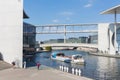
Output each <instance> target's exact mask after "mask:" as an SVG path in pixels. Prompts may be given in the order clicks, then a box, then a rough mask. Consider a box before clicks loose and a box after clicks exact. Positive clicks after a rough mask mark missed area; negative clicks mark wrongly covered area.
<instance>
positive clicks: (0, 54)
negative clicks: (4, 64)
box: [0, 52, 4, 61]
mask: <svg viewBox="0 0 120 80" xmlns="http://www.w3.org/2000/svg"><path fill="white" fill-rule="evenodd" d="M0 60H2V61H3V60H4V59H3V55H2V53H1V52H0Z"/></svg>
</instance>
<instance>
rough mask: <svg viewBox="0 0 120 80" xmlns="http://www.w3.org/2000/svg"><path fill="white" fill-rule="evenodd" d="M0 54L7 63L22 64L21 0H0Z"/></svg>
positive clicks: (20, 65) (19, 65)
mask: <svg viewBox="0 0 120 80" xmlns="http://www.w3.org/2000/svg"><path fill="white" fill-rule="evenodd" d="M0 5H1V7H0V27H1V29H0V54H1V55H2V58H3V60H4V61H6V62H8V63H12V62H13V61H15V62H16V65H17V66H18V67H22V64H23V0H0Z"/></svg>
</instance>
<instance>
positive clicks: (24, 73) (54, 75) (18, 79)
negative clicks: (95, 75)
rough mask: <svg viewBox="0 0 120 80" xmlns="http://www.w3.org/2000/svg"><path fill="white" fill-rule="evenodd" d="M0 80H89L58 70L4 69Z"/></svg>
mask: <svg viewBox="0 0 120 80" xmlns="http://www.w3.org/2000/svg"><path fill="white" fill-rule="evenodd" d="M0 80H91V79H88V78H85V77H80V76H75V75H72V74H69V73H65V72H61V71H58V70H53V69H48V70H37V69H12V68H11V69H6V70H2V71H0Z"/></svg>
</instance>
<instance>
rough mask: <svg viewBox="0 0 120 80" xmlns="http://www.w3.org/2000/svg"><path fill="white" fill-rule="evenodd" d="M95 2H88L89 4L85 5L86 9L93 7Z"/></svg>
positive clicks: (92, 0) (91, 0) (89, 0)
mask: <svg viewBox="0 0 120 80" xmlns="http://www.w3.org/2000/svg"><path fill="white" fill-rule="evenodd" d="M94 1H95V0H88V3H87V4H86V5H84V7H85V8H89V7H92V6H93V3H94Z"/></svg>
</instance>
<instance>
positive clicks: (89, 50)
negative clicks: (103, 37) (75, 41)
mask: <svg viewBox="0 0 120 80" xmlns="http://www.w3.org/2000/svg"><path fill="white" fill-rule="evenodd" d="M77 50H80V51H85V52H90V53H96V52H98V49H97V48H90V47H78V48H77Z"/></svg>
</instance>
